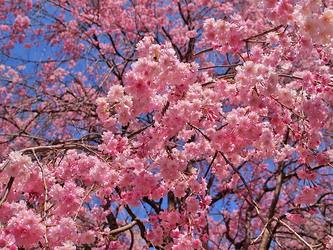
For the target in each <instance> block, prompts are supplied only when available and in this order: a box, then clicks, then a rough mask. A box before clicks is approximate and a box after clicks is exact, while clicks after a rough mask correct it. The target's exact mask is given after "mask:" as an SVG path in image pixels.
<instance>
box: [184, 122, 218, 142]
mask: <svg viewBox="0 0 333 250" xmlns="http://www.w3.org/2000/svg"><path fill="white" fill-rule="evenodd" d="M187 124H188V125H190V127H192V128H194V129H195V130H196V131H198V132H199V133H200V134H202V135H203V137H205V139H206V140H207V141H211V140H212V139H210V138H209V137H208V136H207V135H205V134H204V133H203V132H202V131H201V129H200V128H197V127H196V126H194V125H192V124H191V123H189V122H188V123H187Z"/></svg>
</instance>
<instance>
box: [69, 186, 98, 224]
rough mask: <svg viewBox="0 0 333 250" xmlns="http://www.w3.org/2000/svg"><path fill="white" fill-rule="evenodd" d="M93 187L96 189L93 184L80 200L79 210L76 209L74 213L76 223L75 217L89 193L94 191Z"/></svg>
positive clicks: (75, 217)
mask: <svg viewBox="0 0 333 250" xmlns="http://www.w3.org/2000/svg"><path fill="white" fill-rule="evenodd" d="M94 187H96V184H95V183H94V184H92V185H91V187H90V189H89V190H88V192H87V193H86V194H85V196H84V197H83V199H82V200H81V203H80V206H79V209H78V210H77V211H76V213H75V216H74V221H76V219H77V216H78V214H79V212H80V209H81V207H82V206H83V203H84V201H85V199H86V198H87V197H88V195H89V194H90V192H91V191H92V190H93V189H94Z"/></svg>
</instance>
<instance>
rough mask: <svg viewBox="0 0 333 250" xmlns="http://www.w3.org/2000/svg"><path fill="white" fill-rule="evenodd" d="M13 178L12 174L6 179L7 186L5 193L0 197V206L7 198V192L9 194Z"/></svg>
mask: <svg viewBox="0 0 333 250" xmlns="http://www.w3.org/2000/svg"><path fill="white" fill-rule="evenodd" d="M14 179H15V178H14V177H13V176H12V177H10V179H9V181H8V183H7V187H6V190H5V193H4V194H3V196H2V198H1V201H0V208H1V206H2V204H3V203H4V202H5V201H6V199H7V196H8V194H9V191H10V189H11V187H12V185H13V182H14Z"/></svg>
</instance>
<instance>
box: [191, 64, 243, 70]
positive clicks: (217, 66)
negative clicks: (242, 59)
mask: <svg viewBox="0 0 333 250" xmlns="http://www.w3.org/2000/svg"><path fill="white" fill-rule="evenodd" d="M241 65H243V64H242V63H237V64H230V65H215V66H208V67H202V68H198V70H205V69H214V68H235V67H237V66H241Z"/></svg>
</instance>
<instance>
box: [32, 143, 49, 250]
mask: <svg viewBox="0 0 333 250" xmlns="http://www.w3.org/2000/svg"><path fill="white" fill-rule="evenodd" d="M32 154H33V156H34V157H35V159H36V162H37V165H38V166H39V168H40V171H41V172H42V180H43V188H44V190H45V197H44V215H43V218H45V220H44V224H45V228H47V227H46V218H47V200H48V193H49V192H48V188H47V184H46V179H45V171H44V168H43V166H42V164H41V163H40V161H39V159H38V157H37V155H36V152H35V151H34V150H32ZM44 238H45V243H46V245H47V246H48V244H49V241H48V239H47V232H45V235H44ZM47 248H48V247H47Z"/></svg>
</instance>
